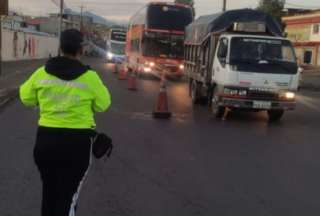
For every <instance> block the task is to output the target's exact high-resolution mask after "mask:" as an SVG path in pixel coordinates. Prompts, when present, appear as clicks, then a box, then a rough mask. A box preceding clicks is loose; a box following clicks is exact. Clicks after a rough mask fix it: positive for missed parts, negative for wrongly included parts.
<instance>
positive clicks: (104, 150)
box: [92, 133, 113, 159]
mask: <svg viewBox="0 0 320 216" xmlns="http://www.w3.org/2000/svg"><path fill="white" fill-rule="evenodd" d="M112 150H113V144H112V139H111V138H110V137H109V136H107V135H106V134H104V133H97V134H96V135H95V137H94V138H93V144H92V153H93V155H94V157H95V158H97V159H100V158H102V157H103V156H104V155H107V157H110V156H111V153H112Z"/></svg>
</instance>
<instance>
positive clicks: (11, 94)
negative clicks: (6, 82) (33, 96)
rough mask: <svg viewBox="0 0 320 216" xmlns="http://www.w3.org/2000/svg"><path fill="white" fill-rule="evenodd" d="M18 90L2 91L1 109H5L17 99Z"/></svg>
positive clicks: (0, 92)
mask: <svg viewBox="0 0 320 216" xmlns="http://www.w3.org/2000/svg"><path fill="white" fill-rule="evenodd" d="M18 94H19V90H18V88H10V89H0V109H2V108H4V107H5V106H6V105H7V104H8V103H9V102H10V101H12V100H13V99H15V98H17V96H18Z"/></svg>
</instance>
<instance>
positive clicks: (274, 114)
mask: <svg viewBox="0 0 320 216" xmlns="http://www.w3.org/2000/svg"><path fill="white" fill-rule="evenodd" d="M283 114H284V110H268V116H269V122H277V121H280V119H281V118H282V116H283Z"/></svg>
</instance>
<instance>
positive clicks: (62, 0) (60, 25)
mask: <svg viewBox="0 0 320 216" xmlns="http://www.w3.org/2000/svg"><path fill="white" fill-rule="evenodd" d="M63 6H64V0H60V16H59V30H58V31H59V32H58V35H59V36H58V39H59V43H58V44H59V46H58V55H59V56H60V54H61V51H60V39H61V32H62V24H63Z"/></svg>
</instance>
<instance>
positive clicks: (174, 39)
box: [142, 32, 184, 59]
mask: <svg viewBox="0 0 320 216" xmlns="http://www.w3.org/2000/svg"><path fill="white" fill-rule="evenodd" d="M183 41H184V36H183V35H171V34H165V33H150V32H149V33H146V34H145V35H144V36H143V39H142V51H143V55H144V56H148V57H159V58H171V59H183Z"/></svg>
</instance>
